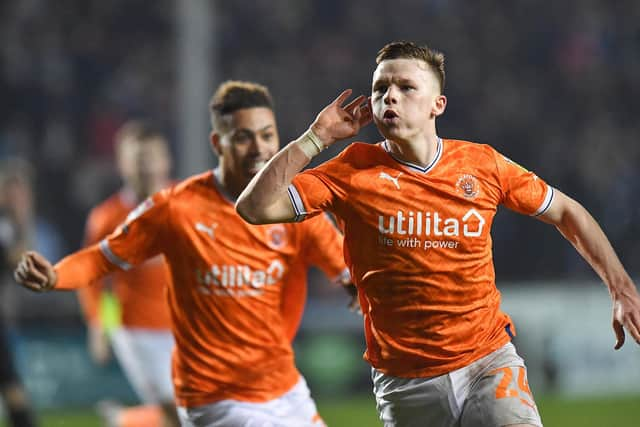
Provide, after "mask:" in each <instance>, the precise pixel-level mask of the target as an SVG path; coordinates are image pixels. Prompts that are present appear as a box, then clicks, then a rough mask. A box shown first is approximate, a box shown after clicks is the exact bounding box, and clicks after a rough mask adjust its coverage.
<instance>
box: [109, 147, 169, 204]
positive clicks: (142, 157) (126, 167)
mask: <svg viewBox="0 0 640 427" xmlns="http://www.w3.org/2000/svg"><path fill="white" fill-rule="evenodd" d="M128 138H130V139H126V140H124V141H122V146H121V147H120V151H119V159H118V162H119V165H120V172H121V173H122V177H123V179H124V180H125V182H126V184H127V185H129V186H130V187H132V188H133V189H134V190H135V191H136V193H138V194H139V195H140V196H141V197H147V196H150V195H151V194H153V193H154V192H156V191H158V190H160V189H161V188H162V187H163V186H164V185H166V183H167V180H168V179H169V173H170V170H171V155H170V154H169V148H168V146H167V142H166V141H165V140H164V139H162V138H152V139H148V140H145V141H139V140H136V139H134V138H132V137H128Z"/></svg>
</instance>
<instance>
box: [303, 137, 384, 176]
mask: <svg viewBox="0 0 640 427" xmlns="http://www.w3.org/2000/svg"><path fill="white" fill-rule="evenodd" d="M384 156H385V151H384V149H382V147H380V144H368V143H364V142H354V143H352V144H350V145H349V146H348V147H346V148H345V149H344V150H342V152H341V153H340V154H338V155H337V156H336V157H334V158H333V159H331V160H328V161H327V162H325V163H323V164H321V165H320V166H318V167H317V168H315V169H312V170H319V171H324V172H327V171H329V170H331V171H332V172H333V173H332V174H340V173H352V171H353V170H354V169H363V168H366V167H368V166H371V165H376V164H379V163H380V162H381V161H382V158H383V157H384Z"/></svg>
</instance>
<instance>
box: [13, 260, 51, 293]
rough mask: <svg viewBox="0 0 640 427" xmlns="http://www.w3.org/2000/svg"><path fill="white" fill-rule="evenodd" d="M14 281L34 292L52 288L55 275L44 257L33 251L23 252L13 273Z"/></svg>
mask: <svg viewBox="0 0 640 427" xmlns="http://www.w3.org/2000/svg"><path fill="white" fill-rule="evenodd" d="M13 276H14V278H15V280H16V282H18V283H19V284H20V285H22V286H24V287H25V288H27V289H30V290H32V291H35V292H45V291H48V290H50V289H53V288H54V287H55V285H56V282H57V275H56V272H55V270H54V269H53V266H52V265H51V263H50V262H49V260H47V259H46V258H45V257H43V256H42V255H40V254H39V253H37V252H34V251H28V252H25V253H24V254H23V255H22V257H21V258H20V262H18V266H17V267H16V269H15V271H14V274H13Z"/></svg>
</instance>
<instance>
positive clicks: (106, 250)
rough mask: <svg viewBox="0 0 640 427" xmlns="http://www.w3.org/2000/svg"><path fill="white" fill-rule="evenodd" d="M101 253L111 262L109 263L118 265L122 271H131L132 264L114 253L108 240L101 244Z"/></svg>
mask: <svg viewBox="0 0 640 427" xmlns="http://www.w3.org/2000/svg"><path fill="white" fill-rule="evenodd" d="M100 252H102V255H104V256H105V257H106V258H107V259H108V260H109V262H111V263H112V264H114V265H117V266H118V267H120V268H121V269H123V270H129V269H131V264H129V263H128V262H126V261H125V260H123V259H122V258H120V257H119V256H118V255H116V254H114V253H113V251H112V250H111V248H110V247H109V242H108V241H107V239H103V240H102V241H101V242H100Z"/></svg>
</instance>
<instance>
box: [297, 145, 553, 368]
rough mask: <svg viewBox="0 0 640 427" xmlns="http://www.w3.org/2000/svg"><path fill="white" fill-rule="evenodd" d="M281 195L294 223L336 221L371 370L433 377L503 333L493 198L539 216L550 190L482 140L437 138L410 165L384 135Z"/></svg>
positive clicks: (508, 329)
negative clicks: (430, 155) (430, 150)
mask: <svg viewBox="0 0 640 427" xmlns="http://www.w3.org/2000/svg"><path fill="white" fill-rule="evenodd" d="M289 196H290V199H291V201H292V203H293V205H294V208H295V210H296V214H297V216H298V219H299V220H300V219H304V218H305V217H307V216H313V215H315V214H317V213H318V212H321V211H323V210H328V211H331V212H333V213H334V214H335V215H336V217H337V218H338V220H339V222H340V223H341V227H342V228H343V231H344V239H345V259H346V261H347V265H348V266H349V268H350V270H351V275H352V279H353V280H354V282H355V283H356V285H357V287H358V290H359V295H360V304H361V306H362V311H363V313H364V323H365V337H366V340H367V351H366V353H365V359H367V360H368V361H369V362H370V363H371V365H372V366H374V367H375V368H377V369H379V370H380V371H382V372H384V373H386V374H389V375H393V376H399V377H429V376H435V375H441V374H443V373H446V372H450V371H452V370H455V369H458V368H460V367H463V366H466V365H467V364H469V363H471V362H473V361H474V360H477V359H479V358H480V357H482V356H485V355H486V354H488V353H490V352H492V351H494V350H496V349H498V348H499V347H501V346H502V345H504V344H505V343H507V342H508V341H509V340H510V339H511V336H512V335H513V334H514V333H515V331H514V328H513V325H512V322H511V319H510V318H509V317H508V316H507V315H506V314H504V313H502V312H501V311H500V293H499V292H498V290H497V289H496V286H495V274H494V268H493V259H492V250H491V235H490V230H491V224H492V222H493V218H494V215H495V213H496V210H497V207H498V205H500V204H503V205H505V206H506V207H508V208H510V209H512V210H514V211H516V212H520V213H523V214H528V215H539V214H541V213H543V212H544V211H545V210H546V209H547V208H548V207H549V206H550V204H551V201H552V198H553V189H552V188H551V187H549V186H547V184H546V183H545V182H544V181H543V180H541V179H539V178H538V177H537V176H536V175H534V174H533V173H531V172H528V171H527V170H525V169H524V168H522V167H521V166H519V165H517V164H516V163H514V162H512V161H510V160H509V159H507V158H506V157H504V156H502V155H501V154H499V153H498V152H496V151H495V150H494V149H493V148H491V147H490V146H488V145H481V144H474V143H470V142H466V141H456V140H441V139H439V140H438V145H437V152H436V156H435V157H434V160H433V161H432V162H431V164H430V165H428V166H427V167H420V166H418V165H414V164H411V163H407V162H405V161H402V160H400V159H397V158H395V157H394V156H393V154H392V153H391V152H390V149H389V146H388V145H387V142H386V141H385V142H382V143H379V144H376V145H370V144H363V143H356V144H352V145H351V146H349V147H348V148H347V149H345V150H344V151H343V152H342V153H341V154H340V155H339V156H338V157H336V158H334V159H332V160H330V161H328V162H326V163H324V164H322V165H320V166H319V167H317V168H315V169H310V170H307V171H305V172H303V173H301V174H298V175H297V176H296V177H295V178H294V180H293V184H292V185H291V186H290V187H289Z"/></svg>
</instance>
